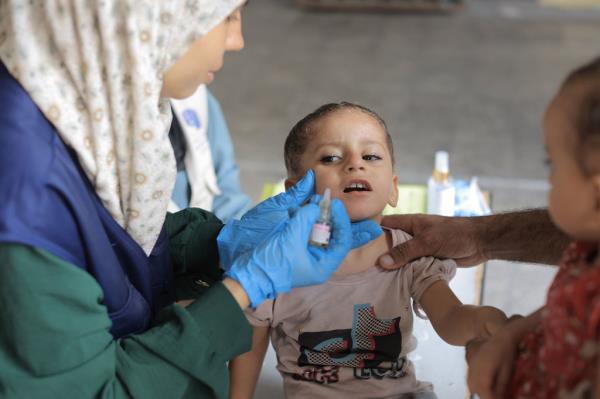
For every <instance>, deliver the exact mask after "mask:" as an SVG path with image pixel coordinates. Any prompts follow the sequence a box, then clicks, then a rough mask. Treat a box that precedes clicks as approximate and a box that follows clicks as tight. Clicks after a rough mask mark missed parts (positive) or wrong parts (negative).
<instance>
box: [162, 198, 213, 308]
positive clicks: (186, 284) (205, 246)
mask: <svg viewBox="0 0 600 399" xmlns="http://www.w3.org/2000/svg"><path fill="white" fill-rule="evenodd" d="M165 228H166V229H167V234H168V236H169V252H170V255H171V262H172V263H173V271H174V275H175V294H176V299H177V300H182V299H193V298H197V297H198V296H200V295H202V294H203V293H204V291H205V290H206V289H207V288H208V287H209V286H211V285H212V284H214V283H216V282H218V281H221V278H222V274H223V271H222V270H221V268H220V267H219V251H218V248H217V236H218V235H219V232H220V231H221V229H222V228H223V223H222V222H221V221H220V220H219V219H218V218H217V217H216V216H215V215H213V214H212V213H210V212H208V211H205V210H203V209H200V208H187V209H184V210H181V211H179V212H177V213H169V214H167V219H166V221H165Z"/></svg>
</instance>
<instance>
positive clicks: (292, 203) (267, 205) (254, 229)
mask: <svg viewBox="0 0 600 399" xmlns="http://www.w3.org/2000/svg"><path fill="white" fill-rule="evenodd" d="M314 193H315V175H314V172H313V171H312V170H309V171H308V172H307V173H306V175H305V176H304V177H303V178H302V179H301V180H300V181H299V182H298V183H296V185H295V186H293V187H292V188H290V189H288V190H287V191H285V192H283V193H281V194H279V195H276V196H274V197H271V198H269V199H267V200H265V201H263V202H261V203H260V204H258V205H257V206H255V207H254V208H252V209H251V210H249V211H248V212H247V213H246V214H245V215H244V216H242V218H241V220H233V221H231V222H229V223H227V224H226V225H225V226H224V227H223V229H222V230H221V232H220V233H219V236H218V237H217V244H218V246H219V257H220V262H221V267H222V268H223V269H224V270H228V269H229V268H230V267H231V265H232V264H233V263H234V261H235V260H236V259H237V258H238V257H240V256H241V255H242V254H245V253H247V252H251V251H252V250H254V248H256V247H257V246H258V245H259V244H261V243H262V242H264V241H265V240H267V239H268V238H269V237H271V236H273V235H275V234H277V233H280V232H281V231H282V230H283V229H284V228H285V226H286V225H287V223H288V222H289V221H290V220H291V218H292V217H293V216H294V215H295V213H296V212H297V211H298V209H299V208H300V207H301V206H302V205H303V204H305V203H306V202H307V201H308V200H309V199H310V198H311V197H312V196H313V195H314ZM350 231H351V236H350V237H349V239H351V240H350V242H351V248H356V247H359V246H361V245H364V244H365V243H367V242H368V241H370V240H372V239H373V238H375V237H377V236H379V234H381V228H380V227H379V226H378V225H377V224H376V223H374V222H372V221H363V222H358V223H352V224H351V227H350Z"/></svg>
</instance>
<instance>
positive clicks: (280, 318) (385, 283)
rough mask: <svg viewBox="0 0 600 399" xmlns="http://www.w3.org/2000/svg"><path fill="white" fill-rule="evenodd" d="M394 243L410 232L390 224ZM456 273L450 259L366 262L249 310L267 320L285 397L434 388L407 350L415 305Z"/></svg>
mask: <svg viewBox="0 0 600 399" xmlns="http://www.w3.org/2000/svg"><path fill="white" fill-rule="evenodd" d="M391 233H392V242H393V245H394V246H395V245H397V244H399V243H401V242H403V241H406V240H407V239H409V237H410V236H409V235H408V234H406V233H404V232H403V231H400V230H391ZM455 272H456V264H455V263H454V261H452V260H444V261H441V260H439V259H435V258H430V257H428V258H421V259H419V260H416V261H414V262H412V263H409V264H408V265H406V266H404V267H402V268H400V269H398V270H391V271H387V270H382V269H379V268H377V267H371V268H369V269H367V270H365V271H362V272H358V273H354V274H349V275H344V276H333V277H332V278H331V279H330V280H329V281H328V282H326V283H325V284H321V285H318V286H310V287H303V288H296V289H294V290H292V291H291V292H289V293H287V294H282V295H279V296H278V297H277V299H275V300H271V301H266V302H264V303H263V304H261V305H260V306H258V308H256V309H255V310H248V311H247V312H246V314H247V317H248V320H249V321H250V323H251V324H252V325H255V326H270V327H271V342H272V344H273V347H274V348H275V351H276V353H277V369H278V370H279V372H280V373H281V375H282V376H283V379H284V388H285V393H286V397H298V398H311V399H313V398H327V399H331V398H399V397H401V396H402V395H403V394H408V393H418V392H431V391H432V390H433V387H432V385H431V384H430V383H426V382H421V381H418V380H417V379H416V377H415V373H414V367H413V365H412V363H411V362H410V360H408V358H407V355H408V353H410V352H411V351H412V350H414V349H415V348H416V345H417V343H416V339H415V337H414V336H413V335H412V328H413V304H412V301H411V299H412V300H414V301H415V302H417V303H418V301H419V299H420V298H421V295H422V294H423V292H425V290H426V289H427V288H428V287H429V286H430V285H431V284H432V283H434V282H436V281H440V280H443V281H446V282H447V281H449V280H450V279H451V278H452V277H453V276H454V274H455Z"/></svg>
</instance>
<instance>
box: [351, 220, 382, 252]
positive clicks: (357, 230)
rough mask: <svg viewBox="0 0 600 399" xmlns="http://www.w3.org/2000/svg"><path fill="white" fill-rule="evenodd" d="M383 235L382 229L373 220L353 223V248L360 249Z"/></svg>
mask: <svg viewBox="0 0 600 399" xmlns="http://www.w3.org/2000/svg"><path fill="white" fill-rule="evenodd" d="M382 233H383V230H381V227H380V226H379V225H378V224H377V223H375V222H374V221H372V220H363V221H361V222H356V223H352V248H353V249H354V248H358V247H360V246H363V245H365V244H366V243H368V242H369V241H371V240H374V239H375V238H377V237H379V236H380V235H381V234H382Z"/></svg>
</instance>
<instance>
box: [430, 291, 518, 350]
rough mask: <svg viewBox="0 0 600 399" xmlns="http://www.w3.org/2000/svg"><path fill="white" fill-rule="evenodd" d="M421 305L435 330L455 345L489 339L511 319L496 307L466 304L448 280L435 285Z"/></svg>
mask: <svg viewBox="0 0 600 399" xmlns="http://www.w3.org/2000/svg"><path fill="white" fill-rule="evenodd" d="M419 302H420V304H421V306H422V307H423V310H424V311H425V313H426V314H427V317H428V318H429V320H430V321H431V324H432V325H433V328H434V329H435V331H436V332H437V333H438V335H439V336H440V337H441V338H442V339H443V340H444V341H446V342H447V343H449V344H451V345H459V346H464V345H466V344H467V342H469V341H470V340H472V339H473V338H477V337H488V336H490V335H491V334H493V333H494V331H496V330H497V329H498V328H500V326H502V325H504V323H506V320H507V319H506V315H505V314H504V312H503V311H501V310H500V309H496V308H494V307H492V306H473V305H463V304H462V303H461V302H460V300H459V299H458V298H457V297H456V295H454V292H452V290H451V289H450V287H448V283H447V282H445V281H437V282H435V283H433V284H431V286H429V287H428V288H427V290H426V291H425V292H424V293H423V295H421V299H420V301H419Z"/></svg>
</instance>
